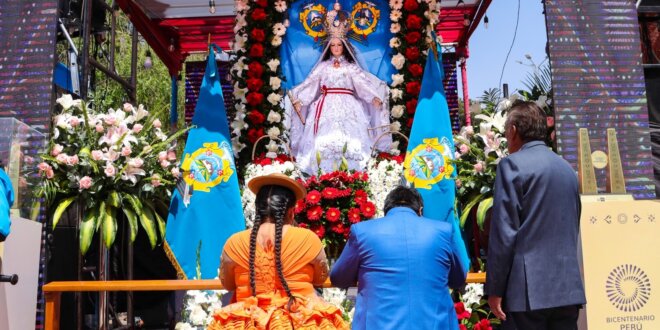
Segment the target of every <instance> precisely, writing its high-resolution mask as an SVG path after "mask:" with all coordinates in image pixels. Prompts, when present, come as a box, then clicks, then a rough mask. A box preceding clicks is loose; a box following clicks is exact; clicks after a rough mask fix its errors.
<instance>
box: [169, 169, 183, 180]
mask: <svg viewBox="0 0 660 330" xmlns="http://www.w3.org/2000/svg"><path fill="white" fill-rule="evenodd" d="M170 172H171V173H172V176H174V177H175V178H178V177H179V175H181V172H180V171H179V168H178V167H172V169H171V170H170Z"/></svg>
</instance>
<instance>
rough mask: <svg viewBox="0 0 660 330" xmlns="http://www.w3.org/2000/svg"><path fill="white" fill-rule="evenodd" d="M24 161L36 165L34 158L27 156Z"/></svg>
mask: <svg viewBox="0 0 660 330" xmlns="http://www.w3.org/2000/svg"><path fill="white" fill-rule="evenodd" d="M23 160H24V161H25V162H26V163H28V164H32V163H34V158H32V157H30V156H25V158H24V159H23Z"/></svg>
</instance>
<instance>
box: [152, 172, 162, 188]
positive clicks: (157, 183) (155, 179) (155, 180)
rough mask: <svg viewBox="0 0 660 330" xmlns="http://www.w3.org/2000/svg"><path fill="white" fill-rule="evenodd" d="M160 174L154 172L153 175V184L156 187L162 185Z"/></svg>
mask: <svg viewBox="0 0 660 330" xmlns="http://www.w3.org/2000/svg"><path fill="white" fill-rule="evenodd" d="M160 184H161V183H160V175H158V174H154V176H152V177H151V185H152V186H154V187H158V186H160Z"/></svg>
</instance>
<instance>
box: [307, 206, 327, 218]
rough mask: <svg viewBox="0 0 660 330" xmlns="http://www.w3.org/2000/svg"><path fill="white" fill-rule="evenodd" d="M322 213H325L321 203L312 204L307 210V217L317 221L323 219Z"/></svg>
mask: <svg viewBox="0 0 660 330" xmlns="http://www.w3.org/2000/svg"><path fill="white" fill-rule="evenodd" d="M322 215H323V209H322V208H321V206H319V205H316V206H312V207H310V208H309V209H308V210H307V219H309V220H311V221H317V220H319V219H321V216H322Z"/></svg>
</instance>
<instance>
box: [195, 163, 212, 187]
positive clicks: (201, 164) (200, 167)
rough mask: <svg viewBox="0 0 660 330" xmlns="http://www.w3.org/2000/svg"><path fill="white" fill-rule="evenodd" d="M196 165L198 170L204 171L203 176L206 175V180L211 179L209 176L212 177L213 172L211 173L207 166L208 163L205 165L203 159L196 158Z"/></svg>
mask: <svg viewBox="0 0 660 330" xmlns="http://www.w3.org/2000/svg"><path fill="white" fill-rule="evenodd" d="M195 165H196V167H197V170H198V171H200V172H201V173H202V176H203V177H204V180H205V181H207V182H208V181H209V178H210V177H211V174H210V173H209V171H208V169H207V168H206V165H204V162H202V161H201V160H198V159H195Z"/></svg>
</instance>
